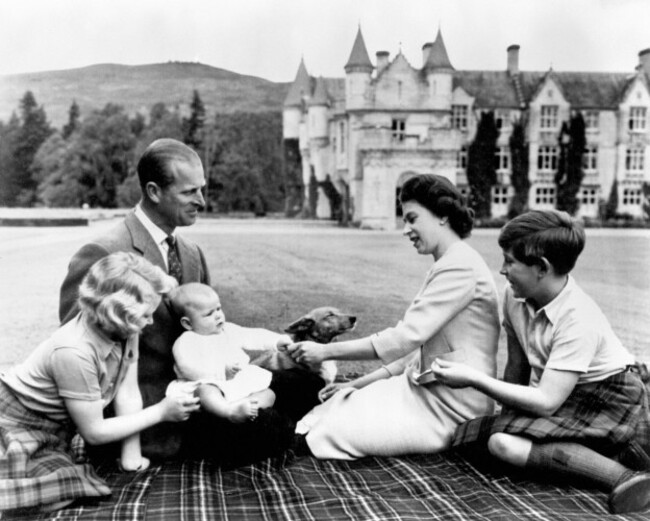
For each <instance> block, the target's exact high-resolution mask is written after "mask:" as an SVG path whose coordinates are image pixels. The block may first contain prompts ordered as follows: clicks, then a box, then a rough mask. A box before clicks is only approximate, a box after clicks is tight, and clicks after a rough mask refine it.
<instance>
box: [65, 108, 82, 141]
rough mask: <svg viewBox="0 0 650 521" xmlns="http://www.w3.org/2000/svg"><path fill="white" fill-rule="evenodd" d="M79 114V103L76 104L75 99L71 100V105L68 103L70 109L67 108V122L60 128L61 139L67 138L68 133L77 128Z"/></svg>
mask: <svg viewBox="0 0 650 521" xmlns="http://www.w3.org/2000/svg"><path fill="white" fill-rule="evenodd" d="M80 114H81V112H80V111H79V105H77V102H76V100H72V105H70V110H68V122H67V123H66V124H65V125H64V126H63V129H61V134H62V135H63V139H68V138H69V137H70V135H71V134H72V133H73V132H74V131H75V130H77V127H78V126H79V116H80Z"/></svg>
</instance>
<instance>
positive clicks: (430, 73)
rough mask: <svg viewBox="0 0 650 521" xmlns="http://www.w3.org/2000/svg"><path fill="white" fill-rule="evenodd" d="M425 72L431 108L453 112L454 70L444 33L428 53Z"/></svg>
mask: <svg viewBox="0 0 650 521" xmlns="http://www.w3.org/2000/svg"><path fill="white" fill-rule="evenodd" d="M423 68H424V71H425V73H426V76H427V80H428V81H429V99H430V103H431V104H430V106H431V108H432V109H434V110H451V90H452V80H453V77H454V68H453V66H452V65H451V62H450V61H449V56H448V55H447V49H446V47H445V42H444V41H443V39H442V32H441V31H440V29H438V35H437V36H436V40H435V41H434V42H433V43H432V44H431V46H430V47H429V48H428V49H427V51H426V62H425V63H424V67H423Z"/></svg>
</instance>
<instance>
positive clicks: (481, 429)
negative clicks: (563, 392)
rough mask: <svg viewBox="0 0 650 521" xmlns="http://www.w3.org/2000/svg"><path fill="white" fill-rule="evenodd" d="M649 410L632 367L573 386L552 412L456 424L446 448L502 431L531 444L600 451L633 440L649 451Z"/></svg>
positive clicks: (613, 450) (611, 450)
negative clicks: (568, 443) (565, 443)
mask: <svg viewBox="0 0 650 521" xmlns="http://www.w3.org/2000/svg"><path fill="white" fill-rule="evenodd" d="M649 414H650V410H649V407H648V394H647V392H646V388H645V385H644V384H643V382H642V381H641V378H640V377H639V374H638V373H637V371H636V370H635V369H634V367H632V368H631V370H630V369H628V370H626V371H623V372H621V373H618V374H615V375H613V376H610V377H609V378H607V379H605V380H603V381H601V382H596V383H590V384H583V385H577V386H576V387H575V389H574V390H573V391H572V393H571V394H570V395H569V397H568V398H567V400H566V401H565V402H564V404H563V405H562V406H561V407H560V408H559V409H558V410H557V411H556V412H555V413H554V414H553V415H552V416H548V417H539V416H528V415H526V414H525V413H520V412H518V411H517V412H512V410H508V411H507V412H505V413H502V414H499V415H495V416H484V417H481V418H475V419H473V420H470V421H467V422H465V423H462V424H461V425H459V426H458V428H457V429H456V432H455V433H454V437H453V439H452V446H453V447H459V448H460V447H461V446H462V447H467V448H470V447H471V446H473V445H474V444H483V445H485V444H486V443H487V441H488V438H489V437H490V435H492V434H494V433H496V432H504V433H508V434H514V435H518V436H522V437H526V438H531V439H532V440H533V441H537V442H551V441H574V442H577V443H581V444H583V445H586V446H589V447H591V448H592V449H594V450H596V451H598V452H600V453H602V454H605V455H616V454H618V453H619V452H621V451H622V450H623V449H624V448H626V447H627V445H628V444H629V443H631V442H636V443H638V444H639V445H640V446H641V447H643V449H644V450H645V452H647V453H648V454H650V440H649V439H648V434H649V433H650V417H649Z"/></svg>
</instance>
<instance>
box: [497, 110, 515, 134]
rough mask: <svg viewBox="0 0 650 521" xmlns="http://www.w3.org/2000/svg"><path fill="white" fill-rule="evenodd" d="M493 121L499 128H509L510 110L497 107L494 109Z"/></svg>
mask: <svg viewBox="0 0 650 521" xmlns="http://www.w3.org/2000/svg"><path fill="white" fill-rule="evenodd" d="M494 123H495V124H496V126H497V128H498V129H499V130H501V129H502V128H510V124H511V120H510V111H509V110H504V109H497V110H495V111H494Z"/></svg>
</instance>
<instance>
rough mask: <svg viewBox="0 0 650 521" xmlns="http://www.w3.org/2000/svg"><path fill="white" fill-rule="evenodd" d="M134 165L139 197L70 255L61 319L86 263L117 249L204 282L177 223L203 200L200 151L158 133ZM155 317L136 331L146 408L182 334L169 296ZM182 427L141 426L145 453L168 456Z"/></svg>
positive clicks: (69, 312)
mask: <svg viewBox="0 0 650 521" xmlns="http://www.w3.org/2000/svg"><path fill="white" fill-rule="evenodd" d="M137 170H138V178H139V181H140V188H141V190H142V198H141V200H140V202H139V203H138V205H137V206H136V208H135V209H134V211H133V212H131V213H129V214H128V215H127V216H126V217H125V219H124V220H123V221H122V222H121V223H120V224H119V225H117V226H116V227H115V228H114V229H112V230H111V231H109V232H108V233H107V234H106V235H104V236H102V237H99V238H97V239H95V240H94V241H92V242H90V243H88V244H86V245H84V246H83V247H82V248H81V249H80V250H79V251H78V252H77V253H76V254H75V255H74V256H73V258H72V260H71V261H70V265H69V267H68V274H67V276H66V278H65V280H64V282H63V285H62V287H61V294H60V301H59V318H60V319H61V322H62V323H65V322H67V321H68V320H70V319H71V318H73V317H74V316H75V315H76V314H77V313H78V311H79V309H78V306H77V296H78V288H79V284H80V283H81V280H82V279H83V277H84V275H85V274H86V272H87V271H88V269H89V268H90V266H92V265H93V264H94V263H95V262H96V261H97V260H98V259H100V258H102V257H105V256H106V255H109V254H110V253H113V252H116V251H129V252H134V253H137V254H139V255H142V256H143V257H145V258H146V259H148V260H150V261H151V262H153V263H154V264H156V265H158V266H160V267H161V268H163V269H165V270H166V271H168V272H169V273H170V275H173V276H175V277H176V278H177V279H178V280H179V283H180V282H203V283H205V284H209V283H210V275H209V273H208V266H207V263H206V260H205V257H204V255H203V252H202V251H201V249H200V248H199V247H198V246H197V245H195V244H194V243H192V242H190V241H188V240H186V239H183V238H182V237H180V236H179V235H177V234H176V228H177V227H179V226H190V225H192V224H194V223H195V222H196V218H197V216H198V212H199V210H201V209H202V208H203V207H204V206H205V201H204V199H203V195H202V193H201V189H202V188H203V187H204V186H205V176H204V173H203V166H202V165H201V160H200V159H199V156H198V155H197V154H196V152H195V151H194V150H192V149H191V148H190V147H188V146H187V145H185V144H183V143H181V142H180V141H176V140H174V139H158V140H156V141H154V142H153V143H151V145H149V147H147V149H146V150H145V152H144V153H143V155H142V157H141V158H140V161H139V162H138V168H137ZM153 319H154V322H153V324H152V325H150V326H148V327H147V328H145V329H144V331H143V332H142V334H141V336H140V361H139V374H138V381H139V384H140V390H141V392H142V398H143V401H144V406H145V407H146V406H148V405H151V404H153V403H156V402H158V401H160V400H161V399H162V398H163V397H164V395H165V389H166V388H167V385H168V384H169V382H170V381H172V380H173V379H174V378H175V375H174V368H173V366H174V360H173V356H172V346H173V344H174V341H175V340H176V338H177V337H178V335H179V334H180V333H181V331H180V329H179V328H180V324H179V323H178V320H177V319H176V318H175V317H174V316H173V315H172V314H171V311H170V308H169V307H168V303H167V302H164V301H163V302H162V303H161V304H160V306H159V307H158V309H157V310H156V312H155V314H154V316H153ZM181 432H182V431H181V426H180V424H171V423H163V424H158V425H157V426H155V427H153V428H151V429H147V430H146V431H144V432H143V433H142V435H141V438H142V450H143V453H144V454H145V455H146V456H148V457H151V458H167V457H172V456H174V455H175V454H176V453H177V452H178V450H179V449H180V445H181Z"/></svg>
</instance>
